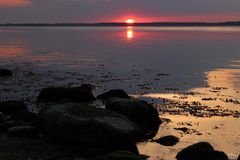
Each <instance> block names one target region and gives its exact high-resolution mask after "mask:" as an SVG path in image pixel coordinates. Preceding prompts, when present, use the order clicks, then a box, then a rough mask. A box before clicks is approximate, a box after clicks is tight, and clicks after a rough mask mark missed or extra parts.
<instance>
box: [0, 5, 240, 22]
mask: <svg viewBox="0 0 240 160" xmlns="http://www.w3.org/2000/svg"><path fill="white" fill-rule="evenodd" d="M129 18H132V19H135V21H136V22H153V21H158V22H166V21H177V22H179V21H188V22H189V21H207V22H223V21H240V0H0V23H64V22H66V23H67V22H76V23H78V22H79V23H80V22H90V23H92V22H122V21H125V20H126V19H129Z"/></svg>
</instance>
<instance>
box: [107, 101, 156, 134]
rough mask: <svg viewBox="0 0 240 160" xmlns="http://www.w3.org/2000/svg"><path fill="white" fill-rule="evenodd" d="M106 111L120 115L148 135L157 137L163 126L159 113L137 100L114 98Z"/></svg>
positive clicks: (109, 102)
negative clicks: (160, 127)
mask: <svg viewBox="0 0 240 160" xmlns="http://www.w3.org/2000/svg"><path fill="white" fill-rule="evenodd" d="M106 109H108V110H112V111H115V112H117V113H120V114H122V115H124V116H126V117H127V118H129V119H130V120H132V121H133V122H134V123H136V124H137V125H138V126H139V127H140V128H141V129H142V131H143V132H144V133H145V134H146V135H150V136H151V135H155V134H156V133H157V131H158V129H159V126H160V124H161V120H160V118H159V114H158V111H157V110H156V109H155V108H154V107H153V106H151V105H148V104H146V103H143V102H142V101H140V100H137V99H122V98H113V99H111V100H109V101H108V102H107V104H106Z"/></svg>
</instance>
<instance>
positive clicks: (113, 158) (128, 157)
mask: <svg viewBox="0 0 240 160" xmlns="http://www.w3.org/2000/svg"><path fill="white" fill-rule="evenodd" d="M105 159H107V160H146V159H147V157H146V156H141V155H138V154H135V153H132V152H129V151H116V152H113V153H110V154H108V155H107V156H106V158H105Z"/></svg>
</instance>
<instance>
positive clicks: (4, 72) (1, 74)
mask: <svg viewBox="0 0 240 160" xmlns="http://www.w3.org/2000/svg"><path fill="white" fill-rule="evenodd" d="M8 76H12V71H10V70H8V69H0V77H8Z"/></svg>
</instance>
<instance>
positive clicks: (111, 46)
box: [0, 27, 240, 89]
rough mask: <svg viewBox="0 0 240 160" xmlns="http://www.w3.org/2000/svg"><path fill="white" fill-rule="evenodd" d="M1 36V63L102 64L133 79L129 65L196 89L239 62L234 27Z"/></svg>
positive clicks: (10, 32) (9, 32)
mask: <svg viewBox="0 0 240 160" xmlns="http://www.w3.org/2000/svg"><path fill="white" fill-rule="evenodd" d="M4 31H6V32H4ZM0 34H1V38H0V44H1V45H0V56H1V59H2V60H4V59H6V58H12V59H14V60H15V61H18V62H21V61H28V62H34V63H35V64H39V65H45V66H46V65H49V66H51V65H59V66H58V67H61V68H67V67H71V66H74V69H76V70H78V69H79V70H82V68H85V69H86V68H87V67H88V66H89V65H92V64H94V63H95V64H104V65H105V69H106V70H108V71H111V72H114V73H119V74H120V75H121V74H123V75H126V74H132V73H131V71H130V67H131V66H133V65H134V66H136V68H138V69H139V70H146V69H150V70H151V72H152V73H156V74H157V73H158V72H160V73H170V74H171V76H170V77H168V79H166V78H165V79H166V80H165V79H164V78H163V79H162V81H160V83H163V84H166V83H167V82H175V81H176V80H177V82H188V81H189V80H191V81H192V82H194V83H195V84H193V83H192V85H195V86H196V87H200V86H198V85H203V82H204V81H203V80H204V76H205V75H204V73H206V72H208V73H210V72H211V71H212V72H213V71H215V73H216V71H217V69H218V68H224V67H226V66H228V65H229V63H230V62H231V61H235V63H232V64H231V65H235V66H236V65H239V63H237V61H238V60H239V59H240V57H239V52H240V47H239V43H240V29H239V28H236V27H225V28H218V27H202V28H201V27H193V28H191V27H162V28H161V27H126V28H125V27H99V28H96V27H82V28H78V27H72V28H67V27H66V28H65V27H63V28H54V27H53V28H16V29H14V28H8V29H4V28H2V29H0ZM129 42H131V43H129ZM84 65H85V67H83V66H84ZM78 66H79V67H78ZM142 78H143V79H145V80H148V79H149V77H144V76H143V77H142ZM236 81H237V80H236ZM195 86H190V87H191V88H192V87H195ZM187 88H189V86H187ZM187 88H186V89H187Z"/></svg>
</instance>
